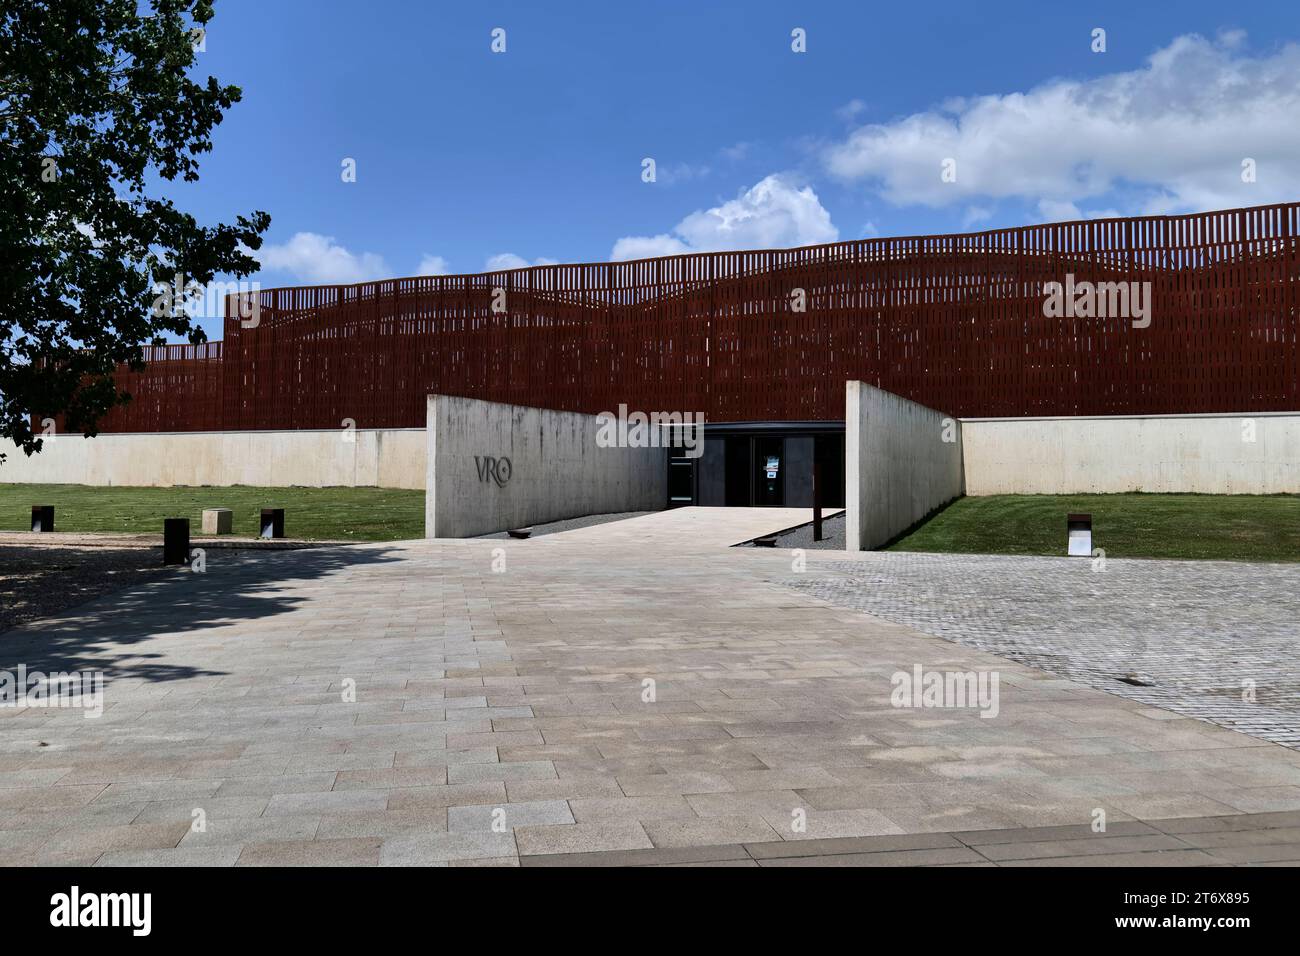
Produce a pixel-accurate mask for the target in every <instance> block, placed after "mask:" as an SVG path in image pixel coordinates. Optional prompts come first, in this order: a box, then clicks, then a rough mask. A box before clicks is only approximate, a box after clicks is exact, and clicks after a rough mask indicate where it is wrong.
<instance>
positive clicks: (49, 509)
mask: <svg viewBox="0 0 1300 956" xmlns="http://www.w3.org/2000/svg"><path fill="white" fill-rule="evenodd" d="M32 530H33V531H37V532H41V531H53V530H54V505H32Z"/></svg>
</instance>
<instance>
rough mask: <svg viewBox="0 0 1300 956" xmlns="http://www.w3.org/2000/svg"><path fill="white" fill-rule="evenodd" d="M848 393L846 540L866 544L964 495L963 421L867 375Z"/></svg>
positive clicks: (858, 547) (851, 545)
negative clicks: (875, 382) (903, 395)
mask: <svg viewBox="0 0 1300 956" xmlns="http://www.w3.org/2000/svg"><path fill="white" fill-rule="evenodd" d="M845 397H846V408H845V416H844V417H845V424H844V440H845V449H844V466H845V470H846V472H847V474H846V476H845V481H846V489H845V498H846V500H845V506H846V507H845V511H846V518H845V523H846V531H847V535H846V547H847V548H848V550H849V551H864V550H868V549H870V548H878V547H880V546H881V545H882V544H884V543H885V542H887V541H889V539H891V538H893V537H894V536H895V535H897V534H899V533H900V532H902V531H904V530H906V529H907V528H908V527H910V526H911V525H913V524H915V523H916V522H917V521H920V520H921V519H922V518H924V517H925V516H926V515H927V514H929V513H930V512H931V511H934V510H935V509H936V508H938V507H940V506H942V505H944V504H946V503H948V502H949V501H951V500H952V499H953V498H956V497H958V496H959V495H961V494H962V491H963V483H962V478H963V475H962V446H961V441H962V428H961V423H960V422H957V421H954V420H953V419H952V418H950V417H948V416H946V415H944V414H943V413H942V412H937V411H935V410H934V409H932V408H926V407H925V406H924V405H918V404H916V402H911V401H908V400H907V399H905V398H900V397H899V396H897V395H894V394H893V393H891V392H885V391H882V390H881V389H878V388H875V387H874V386H871V385H867V384H866V383H865V382H849V383H848V387H847V390H846V396H845ZM945 439H948V440H945Z"/></svg>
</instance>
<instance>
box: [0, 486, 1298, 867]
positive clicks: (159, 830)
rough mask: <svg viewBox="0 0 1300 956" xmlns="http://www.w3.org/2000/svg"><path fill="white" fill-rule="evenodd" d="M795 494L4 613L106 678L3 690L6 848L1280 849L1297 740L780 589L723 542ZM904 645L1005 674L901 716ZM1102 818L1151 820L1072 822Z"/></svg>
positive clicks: (676, 856) (1132, 858) (436, 861)
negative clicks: (61, 695) (1256, 810)
mask: <svg viewBox="0 0 1300 956" xmlns="http://www.w3.org/2000/svg"><path fill="white" fill-rule="evenodd" d="M805 515H806V513H805V512H803V511H790V512H785V511H782V510H764V509H753V510H750V509H707V508H691V509H679V510H676V511H672V512H666V513H662V514H655V515H650V516H645V517H640V518H631V519H628V520H625V521H619V522H611V523H607V524H602V525H598V526H593V527H589V528H583V529H578V530H573V531H566V532H564V533H561V534H555V535H548V536H545V537H542V538H538V539H536V540H532V539H530V540H527V541H419V542H402V543H390V544H374V545H352V546H349V547H348V548H339V549H330V548H316V549H312V550H301V551H283V552H264V553H256V554H252V553H250V554H238V553H234V552H232V553H230V554H228V555H221V556H218V557H217V558H216V559H213V558H212V557H211V556H210V559H209V562H208V571H207V573H205V574H188V573H186V574H178V575H176V576H174V577H173V578H172V579H169V580H168V582H167V583H166V585H165V587H162V588H159V587H145V588H138V589H127V590H124V591H122V592H119V593H118V594H116V595H114V596H112V597H111V598H106V599H102V600H99V601H96V602H93V603H90V604H86V605H82V606H81V607H79V608H77V609H75V610H73V611H70V612H68V613H65V614H62V615H60V616H57V617H53V618H49V619H46V620H43V621H40V622H37V623H35V624H33V625H31V626H29V627H26V628H23V629H20V630H16V631H12V632H9V633H7V634H4V635H0V670H4V669H12V668H13V667H16V666H17V664H19V663H25V664H26V665H27V666H28V667H29V668H39V669H43V670H46V671H56V670H83V669H93V670H102V671H103V672H104V674H105V677H106V687H105V698H104V711H103V715H102V716H101V717H99V718H95V719H87V718H86V717H84V716H83V714H82V713H80V712H78V711H77V710H74V709H69V708H61V709H52V708H43V707H26V708H0V762H3V765H4V777H3V780H2V781H0V782H2V783H3V786H0V861H3V862H7V863H49V862H68V863H79V864H85V865H90V864H96V863H99V864H103V865H114V864H116V865H132V864H139V865H149V864H150V863H154V862H157V863H167V862H169V861H171V862H174V863H175V864H176V865H188V864H189V863H191V862H193V863H203V862H215V863H217V864H218V865H221V864H225V865H230V864H231V862H232V854H234V853H235V851H237V855H233V863H234V864H237V865H348V866H351V865H431V866H443V865H514V864H515V863H520V862H522V863H524V864H527V865H533V863H534V861H541V862H554V861H556V860H567V861H569V862H587V860H588V858H586V857H583V854H588V853H597V854H599V855H601V857H602V859H604V860H606V861H611V860H618V859H625V860H627V861H628V862H629V865H630V864H631V863H632V862H637V861H643V860H658V861H659V862H664V863H669V864H671V865H697V864H709V863H726V864H736V863H742V864H747V863H750V862H753V863H764V862H767V861H791V860H796V861H797V860H815V859H819V858H827V859H830V858H833V860H831V862H836V863H840V864H846V863H861V862H867V861H874V862H876V863H879V864H881V865H884V864H886V863H890V864H895V865H901V864H904V863H906V864H925V865H964V864H972V865H984V864H992V863H993V862H994V861H993V860H991V859H990V856H993V855H1001V856H1008V857H1010V856H1026V857H1029V858H1027V859H1024V860H1013V859H1010V858H1008V859H1000V860H998V861H997V862H999V863H1002V864H1006V863H1015V862H1023V863H1026V864H1027V865H1028V864H1030V863H1037V862H1041V861H1043V860H1048V861H1051V860H1055V859H1071V860H1073V859H1087V860H1089V861H1091V862H1093V863H1095V862H1096V861H1098V860H1116V861H1125V862H1142V861H1146V860H1153V859H1155V860H1171V859H1185V860H1191V861H1200V862H1205V861H1217V862H1218V863H1224V864H1226V863H1229V862H1232V863H1237V862H1242V863H1273V862H1279V863H1285V862H1288V859H1287V854H1288V853H1290V852H1291V851H1290V849H1289V847H1290V845H1291V844H1290V843H1289V842H1288V841H1289V840H1290V837H1291V832H1290V830H1289V829H1288V828H1294V827H1297V826H1300V821H1297V819H1289V818H1287V816H1286V814H1288V813H1300V753H1296V752H1295V751H1293V750H1289V749H1287V748H1284V747H1281V746H1278V745H1277V744H1274V743H1270V742H1267V741H1264V740H1261V739H1258V738H1255V737H1250V736H1246V735H1243V734H1240V733H1235V732H1233V731H1230V730H1227V729H1224V728H1222V727H1218V726H1215V725H1213V724H1209V723H1206V722H1204V721H1201V720H1197V719H1192V718H1189V717H1185V716H1182V715H1179V714H1176V713H1172V714H1171V713H1169V712H1168V711H1166V710H1163V709H1161V708H1157V707H1153V706H1152V705H1151V704H1150V703H1148V702H1145V701H1140V700H1135V699H1130V698H1128V697H1126V696H1122V695H1117V694H1113V693H1103V692H1101V691H1100V690H1097V689H1094V688H1091V687H1088V686H1086V685H1085V684H1083V683H1079V682H1076V681H1073V680H1069V679H1063V678H1061V677H1058V676H1053V675H1052V674H1049V673H1046V672H1044V671H1043V670H1040V669H1038V668H1035V667H1032V666H1028V665H1027V664H1024V663H1018V662H1015V661H1012V660H1008V659H1007V658H1006V657H999V656H997V655H994V654H991V653H989V652H988V651H986V650H983V649H980V648H975V647H965V646H961V645H959V644H954V643H952V642H949V641H945V640H942V639H940V638H938V637H935V636H931V635H926V634H923V633H920V632H918V631H917V630H916V629H914V628H913V627H911V626H908V625H906V624H903V623H898V622H892V621H888V620H882V619H880V618H878V617H874V616H872V615H869V614H866V613H863V612H861V611H859V610H857V609H854V608H847V607H838V606H835V605H834V604H831V603H828V602H827V601H826V600H824V599H822V598H820V597H818V596H816V595H814V594H810V593H805V592H802V591H799V590H792V589H791V588H790V587H788V586H786V585H785V584H783V583H782V582H783V581H786V580H787V579H788V578H789V577H790V575H791V573H792V569H791V557H790V555H788V554H783V553H780V552H779V551H773V550H771V549H762V548H754V549H737V548H733V547H731V545H734V544H736V543H737V542H740V541H745V540H749V539H751V538H753V537H756V536H758V535H761V534H764V533H767V532H770V531H772V530H775V529H776V528H781V527H789V526H792V525H795V524H798V523H800V522H801V521H803V520H805ZM809 556H810V558H811V554H810V555H809ZM836 561H838V562H839V563H852V562H851V561H850V560H849V558H848V557H847V556H844V555H841V556H839V557H838V558H834V557H833V556H831V555H829V554H828V553H825V552H823V553H821V554H819V555H818V556H817V558H816V560H815V561H813V560H810V561H809V564H808V567H809V568H810V569H812V571H814V572H816V573H818V574H823V573H824V572H825V569H826V568H827V567H830V566H831V565H833V564H834V563H835V562H836ZM918 664H919V665H922V666H924V667H926V668H935V669H940V670H954V671H970V672H977V671H978V672H990V671H997V672H998V673H999V674H1000V688H1001V689H1000V708H999V712H998V714H997V716H996V717H995V718H992V719H989V718H985V717H981V716H980V711H979V710H978V709H977V708H962V707H947V708H940V709H923V708H920V709H918V708H907V707H897V706H893V702H892V701H891V690H892V686H891V685H892V675H894V674H896V673H898V672H907V671H910V670H911V669H912V668H913V667H914V666H915V665H918ZM1253 807H1267V808H1268V810H1269V811H1273V812H1269V813H1260V814H1251V813H1246V812H1243V811H1246V810H1248V809H1250V808H1253ZM187 808H189V810H190V813H187V812H186V810H187ZM497 809H502V810H503V811H504V819H503V820H500V817H501V815H498V814H495V813H494V812H493V811H495V810H497ZM194 810H202V811H203V812H204V814H205V816H206V829H205V830H203V831H202V832H199V831H195V830H194V829H192V827H191V823H190V816H191V814H192V813H193V811H194ZM1098 811H1102V812H1104V813H1105V817H1106V820H1107V823H1108V826H1109V827H1110V831H1109V832H1110V833H1111V834H1112V835H1113V838H1114V839H1115V840H1117V841H1118V840H1120V839H1130V840H1140V839H1144V838H1145V839H1149V840H1150V839H1151V838H1152V837H1153V836H1159V837H1160V839H1158V840H1153V841H1152V842H1151V843H1150V844H1147V843H1133V842H1130V843H1115V844H1114V846H1113V847H1111V846H1106V847H1104V849H1105V850H1106V852H1097V849H1096V848H1098V847H1101V846H1102V845H1101V844H1083V843H1079V844H1078V846H1072V845H1071V844H1072V843H1075V842H1077V841H1074V840H1072V839H1070V836H1071V834H1073V833H1076V832H1078V831H1079V830H1080V828H1086V827H1089V824H1090V823H1091V821H1092V819H1093V818H1094V816H1095V815H1096V813H1097V812H1098ZM566 813H567V814H568V816H567V817H566V815H565V814H566ZM1256 817H1257V818H1258V819H1259V820H1266V821H1271V822H1269V824H1268V827H1269V828H1270V829H1274V830H1276V831H1278V832H1276V833H1273V834H1270V835H1269V837H1268V838H1267V839H1266V840H1265V841H1264V842H1252V841H1254V840H1256V839H1260V838H1255V837H1244V838H1241V839H1234V840H1232V841H1229V842H1226V843H1223V844H1222V845H1219V846H1213V845H1208V844H1211V843H1212V842H1213V841H1212V840H1211V839H1208V838H1207V839H1188V840H1183V839H1181V838H1180V837H1179V832H1178V830H1177V829H1175V826H1176V824H1167V826H1168V828H1167V829H1166V828H1162V827H1161V826H1160V823H1159V821H1160V820H1162V819H1167V818H1180V819H1182V820H1184V821H1187V820H1192V819H1195V820H1197V821H1200V822H1198V823H1192V824H1187V825H1189V826H1195V827H1199V828H1200V829H1187V830H1185V831H1184V832H1186V833H1187V834H1211V833H1221V832H1222V833H1232V832H1248V831H1253V830H1254V829H1258V828H1259V827H1258V826H1256V824H1254V823H1251V824H1241V825H1240V828H1239V830H1233V829H1232V825H1231V824H1229V823H1225V822H1223V821H1231V820H1247V819H1254V818H1256ZM1135 818H1136V820H1137V822H1138V823H1139V824H1141V823H1145V824H1146V825H1148V826H1150V827H1152V828H1154V829H1155V830H1157V831H1158V834H1150V833H1143V832H1140V831H1139V830H1137V829H1133V830H1132V831H1131V832H1129V829H1128V828H1131V827H1133V824H1134V820H1135ZM499 820H500V822H503V823H504V824H505V825H504V826H503V827H502V826H500V825H499ZM1211 820H1213V821H1216V822H1211ZM1284 820H1285V821H1286V822H1285V823H1284V822H1283V821H1284ZM570 821H571V822H570ZM1152 821H1157V822H1154V823H1153V822H1152ZM1027 827H1055V828H1063V829H1060V830H1058V831H1053V832H1050V833H1049V832H1046V831H1042V832H1039V833H1038V834H1037V835H1036V836H1033V837H1032V838H1031V835H1030V834H1029V833H1026V832H1022V831H1024V830H1025V828H1027ZM972 830H975V831H979V832H981V833H987V832H991V831H998V832H1002V833H1004V834H1008V833H1011V832H1012V831H1015V833H1016V835H1014V836H1005V837H1004V838H1001V839H985V838H968V839H962V838H960V837H958V836H954V834H959V833H964V832H966V831H972ZM1088 832H1090V830H1089V831H1088ZM904 838H907V839H909V840H910V841H912V842H910V843H908V842H904V843H898V842H894V843H887V842H886V843H880V844H877V845H872V844H869V843H868V844H864V843H862V842H861V841H864V840H865V841H871V840H881V841H899V840H902V839H904ZM948 838H951V839H948ZM1166 838H1173V839H1177V840H1179V841H1180V842H1179V843H1178V844H1177V845H1178V849H1155V848H1148V849H1137V847H1147V846H1152V847H1153V846H1154V845H1155V844H1156V843H1159V844H1160V845H1162V846H1167V845H1168V843H1167V839H1166ZM836 840H846V841H850V842H846V843H842V844H838V845H837V844H835V842H834V841H836ZM1279 841H1280V842H1279ZM1199 844H1207V845H1205V846H1201V845H1199ZM1022 845H1024V846H1033V847H1035V849H1033V850H1016V849H1015V847H1016V846H1022ZM1084 845H1087V846H1090V847H1093V848H1094V849H1092V850H1091V851H1080V852H1073V851H1075V850H1079V848H1080V847H1082V846H1084ZM982 846H990V847H992V846H996V847H999V849H997V850H990V852H989V853H988V854H985V853H983V852H981V851H980V847H982ZM737 847H741V848H744V847H751V848H752V847H772V848H782V849H783V850H785V851H793V852H792V853H790V854H788V855H772V856H763V855H762V853H763V852H764V851H758V850H751V849H740V850H738V849H736V848H737ZM822 847H826V848H828V849H826V850H825V851H824V852H823V851H822V850H821V849H820V848H822ZM810 848H817V849H818V852H812V849H810ZM1058 851H1059V852H1066V851H1070V853H1071V855H1068V856H1065V857H1056V856H1050V855H1049V856H1042V855H1041V854H1042V853H1045V852H1046V853H1054V852H1058ZM884 854H892V855H889V856H885V855H884ZM1228 856H1232V857H1234V859H1233V860H1228V859H1227V857H1228ZM972 857H973V858H972ZM800 865H805V864H800Z"/></svg>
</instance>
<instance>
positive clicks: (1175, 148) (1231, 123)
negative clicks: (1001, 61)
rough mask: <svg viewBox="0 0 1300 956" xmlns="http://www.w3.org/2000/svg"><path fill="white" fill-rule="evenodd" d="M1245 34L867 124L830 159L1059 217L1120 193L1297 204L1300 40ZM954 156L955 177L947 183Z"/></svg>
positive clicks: (1151, 204) (922, 198)
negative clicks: (943, 169)
mask: <svg viewBox="0 0 1300 956" xmlns="http://www.w3.org/2000/svg"><path fill="white" fill-rule="evenodd" d="M1243 39H1244V38H1243V36H1242V34H1241V33H1240V32H1239V31H1238V32H1234V33H1225V34H1223V35H1221V36H1220V37H1219V39H1218V40H1217V41H1210V40H1206V39H1205V38H1203V37H1200V36H1195V35H1188V36H1181V37H1178V38H1177V39H1175V40H1174V41H1173V42H1171V43H1170V44H1169V45H1168V46H1166V47H1164V48H1163V49H1160V50H1157V51H1156V52H1155V53H1154V54H1153V55H1152V56H1151V57H1150V58H1149V59H1148V61H1147V63H1146V64H1145V65H1144V66H1143V67H1142V68H1140V69H1137V70H1132V71H1130V72H1125V73H1113V74H1109V75H1106V76H1101V77H1098V78H1095V79H1090V80H1083V81H1073V80H1056V81H1052V82H1049V83H1045V84H1043V85H1041V86H1037V87H1035V88H1033V89H1031V90H1029V91H1028V92H1023V93H1021V92H1016V93H1006V94H1003V95H992V96H979V97H971V98H967V99H960V100H952V101H948V102H945V103H944V104H943V105H941V106H940V107H937V108H935V109H933V110H930V111H927V112H923V113H915V114H912V115H910V116H906V117H903V118H901V119H898V120H895V121H893V122H890V123H884V124H872V125H868V126H864V127H861V128H860V129H857V130H855V131H854V132H853V133H851V134H850V135H849V136H848V138H847V139H845V140H844V141H843V142H840V143H837V144H834V145H832V146H830V147H828V148H826V149H825V151H824V154H823V160H824V162H825V164H826V167H827V168H828V169H829V170H830V171H831V172H832V173H833V174H835V175H836V176H838V177H841V178H842V179H845V180H863V181H867V182H869V183H871V184H872V185H873V187H874V188H875V189H876V190H877V191H878V192H879V194H880V195H882V196H883V197H884V198H885V199H887V200H889V201H890V202H892V203H895V204H898V205H907V204H920V205H925V206H932V207H939V206H947V205H950V204H955V203H962V204H967V205H969V204H970V203H971V202H972V201H973V200H977V199H985V200H988V199H994V200H996V199H1006V198H1017V199H1022V200H1027V201H1029V202H1032V203H1035V204H1037V205H1038V208H1039V212H1040V213H1041V214H1043V215H1047V216H1049V217H1051V218H1062V217H1064V218H1078V217H1079V216H1085V215H1099V214H1101V213H1102V212H1103V211H1102V210H1095V209H1094V210H1089V211H1081V209H1080V205H1079V204H1080V203H1085V202H1087V201H1089V200H1093V201H1096V200H1097V199H1098V198H1099V197H1104V196H1106V195H1107V194H1108V193H1111V192H1112V191H1114V192H1115V193H1117V194H1121V195H1122V196H1123V197H1124V199H1123V202H1122V203H1121V205H1127V206H1128V207H1129V208H1128V209H1127V210H1126V211H1127V212H1129V213H1131V212H1134V211H1142V212H1171V211H1180V210H1190V209H1214V208H1222V207H1227V206H1238V205H1248V204H1257V203H1267V202H1276V201H1282V200H1288V199H1293V198H1294V197H1295V195H1296V194H1297V193H1298V192H1300V123H1297V122H1296V120H1295V118H1296V116H1298V115H1300V46H1296V45H1295V44H1288V45H1287V46H1285V47H1282V48H1281V49H1279V50H1278V51H1277V52H1275V53H1273V54H1272V55H1265V56H1258V57H1251V56H1249V55H1247V54H1246V53H1244V52H1242V51H1243V49H1244V46H1243ZM1247 157H1249V158H1252V159H1254V160H1256V161H1257V163H1258V181H1257V182H1255V183H1243V182H1242V181H1241V172H1242V160H1243V159H1245V158H1247ZM947 158H953V159H955V160H956V161H957V180H956V182H950V183H946V182H943V181H941V178H940V165H941V163H942V162H943V160H944V159H947ZM1106 201H1109V202H1111V203H1112V205H1114V201H1113V200H1111V199H1108V200H1106ZM1104 212H1106V213H1111V212H1114V210H1113V209H1106V210H1104Z"/></svg>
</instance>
